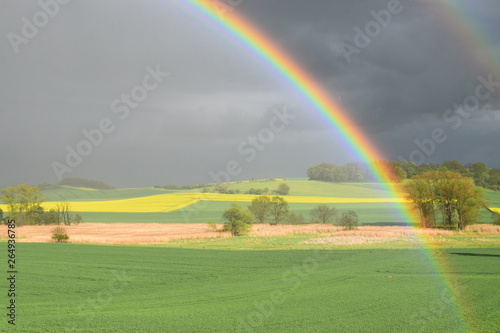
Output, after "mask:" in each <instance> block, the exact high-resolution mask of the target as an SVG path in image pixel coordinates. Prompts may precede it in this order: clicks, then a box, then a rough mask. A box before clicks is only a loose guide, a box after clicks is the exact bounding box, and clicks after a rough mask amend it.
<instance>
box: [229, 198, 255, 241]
mask: <svg viewBox="0 0 500 333" xmlns="http://www.w3.org/2000/svg"><path fill="white" fill-rule="evenodd" d="M222 219H223V220H224V221H225V222H224V226H223V227H222V231H229V232H230V233H231V234H232V235H233V236H243V235H247V234H248V233H249V232H250V230H252V224H251V223H252V220H253V216H252V214H251V213H250V212H249V211H248V210H247V209H244V208H242V207H241V206H240V205H238V204H237V203H233V204H231V207H229V208H228V209H226V210H225V211H224V213H223V214H222Z"/></svg>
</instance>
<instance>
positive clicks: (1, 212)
mask: <svg viewBox="0 0 500 333" xmlns="http://www.w3.org/2000/svg"><path fill="white" fill-rule="evenodd" d="M3 219H4V217H3V210H2V208H0V222H3Z"/></svg>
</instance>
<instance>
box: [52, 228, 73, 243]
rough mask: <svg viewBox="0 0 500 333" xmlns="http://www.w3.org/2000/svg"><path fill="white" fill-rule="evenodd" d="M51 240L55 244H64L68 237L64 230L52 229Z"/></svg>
mask: <svg viewBox="0 0 500 333" xmlns="http://www.w3.org/2000/svg"><path fill="white" fill-rule="evenodd" d="M52 239H53V240H54V241H55V242H57V243H66V242H67V241H68V240H69V236H68V234H67V233H66V229H64V228H62V227H56V228H54V229H52Z"/></svg>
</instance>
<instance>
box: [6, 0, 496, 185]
mask: <svg viewBox="0 0 500 333" xmlns="http://www.w3.org/2000/svg"><path fill="white" fill-rule="evenodd" d="M42 2H43V3H52V2H50V1H49V0H45V1H42ZM388 3H389V1H387V0H386V1H383V0H377V1H326V0H325V1H307V2H305V1H298V0H293V1H292V0H287V1H253V0H252V1H250V0H246V1H243V2H242V3H241V4H240V5H239V6H237V7H236V8H235V9H234V10H236V11H238V12H240V13H241V14H242V15H244V16H245V17H246V18H248V19H249V20H251V21H252V22H253V23H255V24H256V25H258V26H259V27H260V29H262V30H263V31H264V32H265V33H266V34H267V35H269V36H270V37H271V38H272V39H273V40H274V41H275V42H276V43H277V44H278V45H280V47H281V48H282V49H283V50H285V51H286V52H287V53H289V54H290V56H291V57H293V58H294V59H296V60H297V61H298V62H299V63H300V64H301V66H303V68H304V69H306V70H307V71H308V72H309V73H310V74H311V75H312V76H313V77H314V78H315V79H317V80H318V82H319V83H320V84H322V85H323V86H324V87H325V89H326V90H327V91H329V92H330V94H331V97H332V99H335V100H337V101H338V102H339V103H340V104H341V105H342V106H343V107H344V108H345V110H346V112H348V113H349V115H350V116H351V117H352V118H353V119H354V120H355V121H356V123H357V124H358V125H359V126H360V127H361V129H362V130H363V131H364V132H366V133H367V134H368V135H369V137H370V138H371V140H372V141H373V142H374V143H375V144H376V145H378V146H379V147H381V150H382V151H384V152H386V153H387V156H388V158H393V159H396V158H397V157H398V156H405V157H406V156H409V155H410V154H411V152H412V151H413V150H415V149H416V148H418V147H417V146H416V144H415V140H425V139H427V138H429V137H430V136H431V133H432V131H433V130H434V129H435V128H442V129H443V130H444V131H445V133H446V135H447V140H446V141H445V142H443V143H440V144H437V145H436V147H435V148H436V149H435V152H433V154H431V155H430V156H426V162H437V161H440V160H443V159H460V160H461V161H463V162H473V161H475V160H481V161H485V162H487V163H488V164H489V165H490V166H492V167H500V162H499V160H498V159H497V158H496V156H497V155H498V148H497V147H498V145H497V143H496V142H497V141H498V140H497V138H498V125H499V124H500V119H499V117H500V116H499V113H500V105H499V103H498V96H499V95H498V94H496V95H494V96H491V97H490V98H488V99H487V100H482V101H481V102H480V104H479V105H478V111H477V112H472V113H470V116H468V117H462V119H461V124H460V126H458V127H457V128H453V126H456V125H457V121H458V120H456V119H455V120H453V121H451V120H450V115H448V121H446V119H445V114H446V112H447V110H449V109H450V108H452V107H453V105H454V104H457V105H458V104H461V103H463V101H464V99H465V98H467V96H470V95H474V93H475V89H476V87H477V85H478V84H479V82H478V76H480V75H481V76H483V77H484V78H487V77H488V75H489V74H490V73H489V72H488V71H489V70H491V69H490V68H485V67H484V66H483V65H482V63H481V62H480V61H478V59H481V57H483V56H484V55H488V54H495V53H494V52H497V53H496V56H497V57H498V52H499V50H500V40H498V37H495V36H493V35H492V36H491V41H492V43H491V45H490V47H489V48H486V47H484V49H478V50H475V51H474V52H472V51H471V50H467V49H465V48H466V45H465V44H464V43H463V41H462V40H461V39H460V37H459V36H457V35H455V34H453V33H452V31H451V30H450V29H449V28H447V26H446V23H445V22H443V21H442V19H441V18H440V17H439V15H437V13H436V12H434V11H433V10H432V3H429V2H426V1H422V2H416V1H403V0H402V1H401V6H402V8H403V10H401V12H400V13H398V14H397V15H393V16H392V17H391V22H390V24H388V25H387V27H384V28H383V29H381V31H380V33H379V34H377V36H375V37H373V38H371V40H370V42H369V43H368V45H367V46H366V47H363V48H360V50H359V53H356V54H351V55H350V56H349V57H348V58H349V60H350V61H348V59H346V55H345V53H344V52H343V51H342V50H345V43H349V44H351V45H353V43H354V42H353V41H354V38H355V36H356V31H355V28H356V27H359V28H361V29H364V27H365V25H366V24H367V23H368V22H370V21H372V20H374V18H373V16H372V14H371V11H376V12H379V11H380V10H385V9H387V8H388ZM0 9H1V10H0V33H1V34H0V35H1V36H3V38H2V40H1V41H0V44H1V45H0V46H1V47H0V77H1V79H0V100H1V101H2V105H1V109H0V113H1V122H0V140H1V142H2V145H1V148H0V158H1V174H0V185H7V184H15V183H19V182H31V183H41V182H52V183H53V182H56V181H57V177H56V175H55V173H54V171H53V168H52V163H53V162H54V161H57V162H60V163H64V161H65V158H66V154H67V151H66V147H67V146H70V147H71V148H74V149H76V147H77V145H78V144H79V142H81V141H82V140H84V139H85V137H84V136H83V134H82V131H83V130H87V131H91V130H93V129H96V128H98V127H99V124H100V122H101V121H102V119H104V118H108V119H110V120H111V121H112V124H113V126H114V129H113V131H112V132H111V133H109V134H107V135H105V136H104V138H103V140H102V143H100V144H99V145H97V146H96V147H93V150H92V153H91V154H89V155H88V156H86V157H84V158H83V161H82V162H81V163H80V164H79V165H78V166H77V167H74V168H72V169H73V170H72V172H71V173H67V174H65V176H81V177H88V178H95V179H100V180H104V181H108V182H110V183H112V184H114V185H117V186H146V185H154V184H165V183H178V184H179V183H204V182H211V181H213V179H211V177H210V173H211V172H218V171H220V170H223V169H224V168H225V167H226V163H227V162H228V161H231V160H236V161H238V162H239V163H240V166H241V169H242V171H241V173H240V174H239V175H238V176H237V177H236V178H238V179H247V178H252V177H254V178H260V177H264V178H269V177H303V176H304V175H305V171H306V169H307V167H308V166H310V165H311V164H313V163H319V162H322V161H329V162H335V163H345V162H349V161H351V160H352V159H353V157H352V156H350V155H349V153H348V151H346V149H345V147H342V145H341V144H340V141H339V140H337V138H336V136H335V134H334V133H333V135H332V132H331V130H330V129H329V128H328V125H327V124H326V123H325V122H324V121H323V120H321V119H320V117H319V116H316V115H315V112H314V111H313V110H312V109H311V106H310V105H308V104H306V103H305V102H304V101H303V100H302V99H301V98H300V96H298V94H297V93H296V92H295V91H293V90H292V89H291V88H290V87H289V86H287V84H286V82H284V81H283V80H281V79H278V77H277V76H276V75H275V74H274V73H272V72H271V71H270V70H269V68H268V67H266V66H263V64H262V62H261V61H259V60H257V59H256V57H255V56H254V55H252V54H250V53H249V52H248V50H247V49H245V48H244V47H242V45H241V44H240V43H238V42H235V41H234V40H233V39H232V38H230V37H228V34H225V33H221V31H220V30H218V29H214V28H213V26H212V25H210V24H207V22H205V21H202V20H198V19H197V16H196V15H193V13H192V12H189V11H186V10H185V7H184V6H181V5H179V2H178V1H173V0H172V1H164V2H140V3H139V2H136V1H106V2H103V1H76V0H75V1H71V2H69V3H68V4H66V5H60V6H59V8H58V11H57V13H56V14H55V15H54V17H50V18H49V20H48V22H47V24H46V25H44V26H43V27H41V28H39V29H38V30H39V31H38V32H37V33H36V35H35V36H34V37H33V38H29V40H28V42H27V43H25V44H24V43H23V44H19V45H18V51H19V52H17V53H16V52H15V50H14V49H13V47H12V43H11V42H9V39H8V34H9V33H16V34H18V35H22V25H23V17H26V18H27V19H28V20H31V21H32V20H33V15H34V14H36V13H37V12H40V11H41V10H42V9H41V7H40V3H39V2H38V1H23V2H18V1H4V2H2V4H1V5H0ZM476 10H477V12H474V13H473V14H474V15H477V17H476V18H477V19H478V20H479V21H481V20H482V22H484V24H485V26H488V27H489V28H491V29H490V30H492V31H494V29H493V28H494V26H495V25H497V24H498V23H497V22H498V18H499V17H500V8H499V7H498V6H497V5H496V3H495V2H493V1H480V2H479V4H478V5H477V8H476ZM497 30H498V29H497ZM495 43H496V44H495ZM148 66H149V68H153V69H154V68H157V67H159V68H160V69H161V70H162V71H164V72H168V73H169V75H168V77H166V78H165V79H164V80H163V81H162V82H161V83H160V84H159V85H158V86H157V87H156V88H155V89H153V90H151V91H149V92H148V95H147V98H145V99H144V100H143V101H140V103H138V105H137V107H134V108H130V110H129V114H128V116H127V117H124V118H125V119H121V118H120V117H119V116H120V115H123V113H122V112H119V113H117V112H113V111H114V109H113V106H112V105H113V102H114V101H115V100H119V103H120V104H119V105H121V106H124V105H125V104H124V102H123V101H122V96H123V95H124V94H125V95H127V94H128V95H130V94H131V92H132V91H133V89H134V88H135V87H138V86H139V87H140V86H142V85H143V79H144V76H145V75H147V73H148V71H147V68H148ZM492 74H495V73H492ZM495 79H496V80H497V81H500V78H495ZM499 90H500V89H499ZM283 105H286V106H287V107H288V108H289V110H291V111H290V112H293V114H294V115H296V118H295V119H294V121H293V122H291V123H290V124H288V125H287V126H286V128H285V129H284V130H283V131H282V132H280V133H275V134H274V136H273V140H272V141H271V142H270V143H269V144H266V145H265V149H263V150H259V151H258V154H257V156H256V157H255V159H252V160H251V161H248V160H247V158H248V155H244V154H242V153H241V152H239V151H238V147H239V146H240V145H242V144H245V142H247V141H248V140H249V137H252V136H254V137H255V136H258V134H259V133H260V131H262V130H263V129H265V128H269V126H270V121H271V119H272V118H273V116H274V115H275V114H274V113H273V111H272V110H273V108H276V107H283ZM115 111H116V110H115Z"/></svg>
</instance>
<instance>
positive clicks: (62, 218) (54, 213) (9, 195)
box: [0, 184, 82, 226]
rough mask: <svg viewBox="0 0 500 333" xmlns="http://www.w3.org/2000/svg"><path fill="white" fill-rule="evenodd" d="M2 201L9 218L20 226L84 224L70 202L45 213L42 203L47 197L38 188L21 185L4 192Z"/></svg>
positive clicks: (60, 204)
mask: <svg viewBox="0 0 500 333" xmlns="http://www.w3.org/2000/svg"><path fill="white" fill-rule="evenodd" d="M0 199H1V200H2V201H3V202H5V203H6V204H7V205H8V207H9V214H10V215H9V218H12V219H15V220H16V222H17V224H18V225H20V226H21V225H36V224H45V225H47V224H65V225H70V224H73V223H80V222H82V217H81V216H80V215H79V214H73V213H72V212H71V206H70V204H69V203H68V202H58V203H57V204H56V207H55V208H53V209H51V210H49V211H45V210H44V208H43V207H42V205H41V204H42V203H43V202H44V201H45V197H44V196H43V194H42V193H41V192H40V189H39V188H38V187H37V186H30V185H27V184H21V185H16V186H11V187H8V188H5V189H4V190H3V195H2V196H0Z"/></svg>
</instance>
